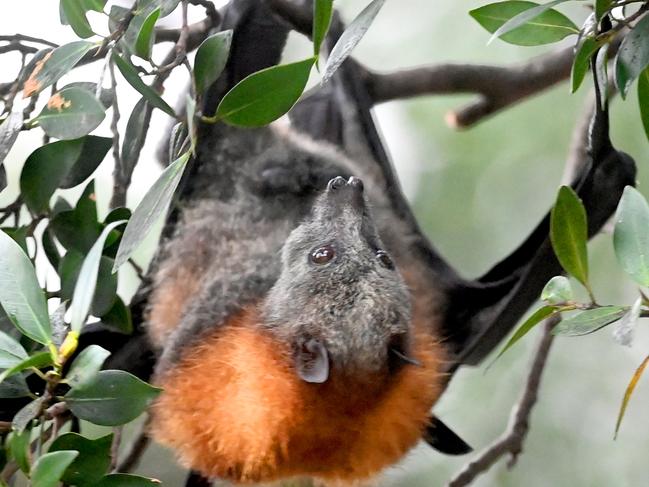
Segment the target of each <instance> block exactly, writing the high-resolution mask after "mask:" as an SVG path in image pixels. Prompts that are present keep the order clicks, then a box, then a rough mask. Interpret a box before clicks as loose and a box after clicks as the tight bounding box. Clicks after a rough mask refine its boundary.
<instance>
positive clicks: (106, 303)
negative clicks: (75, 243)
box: [58, 249, 117, 316]
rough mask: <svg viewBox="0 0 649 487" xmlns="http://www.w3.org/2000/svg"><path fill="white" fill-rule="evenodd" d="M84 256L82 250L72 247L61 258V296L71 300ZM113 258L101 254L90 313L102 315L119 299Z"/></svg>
mask: <svg viewBox="0 0 649 487" xmlns="http://www.w3.org/2000/svg"><path fill="white" fill-rule="evenodd" d="M83 261H84V256H83V254H82V253H81V252H79V251H77V250H75V249H70V250H69V251H68V252H67V253H66V254H65V257H63V259H62V260H61V265H60V266H59V269H58V271H59V276H60V277H61V298H62V299H66V300H71V299H72V296H73V294H74V290H75V287H76V285H77V282H78V280H79V275H80V273H81V267H82V265H83ZM113 264H114V261H113V259H111V258H109V257H106V256H105V255H102V256H101V259H100V261H99V273H98V278H97V286H96V288H95V292H94V296H93V298H92V303H91V307H90V313H91V314H92V315H94V316H101V315H103V314H104V313H106V312H108V310H110V309H111V307H112V306H113V304H114V303H115V299H117V295H116V292H117V276H116V275H115V274H113Z"/></svg>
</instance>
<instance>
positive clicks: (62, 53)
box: [23, 41, 97, 97]
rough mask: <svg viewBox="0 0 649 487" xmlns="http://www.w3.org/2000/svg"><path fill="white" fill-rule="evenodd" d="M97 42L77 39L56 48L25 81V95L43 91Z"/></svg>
mask: <svg viewBox="0 0 649 487" xmlns="http://www.w3.org/2000/svg"><path fill="white" fill-rule="evenodd" d="M95 47H97V45H96V44H93V43H92V42H87V41H75V42H70V43H69V44H64V45H62V46H61V47H57V48H56V49H54V50H53V51H52V52H51V54H49V55H46V57H45V58H44V59H43V60H41V62H40V63H37V64H36V67H35V69H34V70H33V71H32V74H31V75H30V76H29V78H28V79H27V81H26V82H25V87H24V89H23V95H24V96H26V97H27V96H32V95H34V94H36V93H39V92H41V91H42V90H44V89H45V88H47V87H48V86H50V85H51V84H52V83H55V82H56V81H57V80H58V79H59V78H60V77H61V76H63V75H64V74H67V73H69V72H70V70H71V69H72V68H73V67H74V66H75V65H76V64H77V63H78V62H79V61H80V60H81V58H82V57H83V56H84V55H85V54H86V53H87V52H88V51H90V50H91V49H93V48H95Z"/></svg>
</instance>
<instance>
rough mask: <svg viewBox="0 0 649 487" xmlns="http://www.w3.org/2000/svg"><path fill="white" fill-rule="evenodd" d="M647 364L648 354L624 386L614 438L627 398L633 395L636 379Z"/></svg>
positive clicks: (638, 378) (637, 379) (627, 401)
mask: <svg viewBox="0 0 649 487" xmlns="http://www.w3.org/2000/svg"><path fill="white" fill-rule="evenodd" d="M647 364H649V356H647V357H645V359H644V360H643V361H642V363H641V364H640V366H639V367H638V368H637V369H636V371H635V372H634V373H633V377H631V380H630V381H629V385H628V386H627V387H626V391H624V399H622V405H621V406H620V412H619V413H618V415H617V421H616V423H615V437H616V438H617V433H618V431H620V425H621V424H622V419H623V418H624V413H625V412H626V407H627V406H628V404H629V400H630V399H631V396H632V395H633V391H635V387H636V386H637V385H638V381H639V380H640V377H641V376H642V373H643V372H644V369H646V368H647Z"/></svg>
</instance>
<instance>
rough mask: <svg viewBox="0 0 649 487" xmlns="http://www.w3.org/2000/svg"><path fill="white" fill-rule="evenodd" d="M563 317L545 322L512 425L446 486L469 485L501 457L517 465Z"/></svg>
mask: <svg viewBox="0 0 649 487" xmlns="http://www.w3.org/2000/svg"><path fill="white" fill-rule="evenodd" d="M559 321H560V318H557V317H553V318H550V319H549V320H547V321H546V324H545V327H544V330H543V335H542V336H541V340H540V342H539V345H538V347H537V349H536V353H535V355H534V360H533V361H532V365H531V366H530V370H529V373H528V375H527V381H526V383H525V390H524V392H523V395H522V396H521V398H520V400H519V401H518V403H517V405H516V406H515V407H514V408H513V409H512V415H511V419H510V426H509V427H508V428H507V431H505V433H504V434H503V435H502V436H501V437H500V438H499V439H497V440H496V441H495V442H494V443H493V444H492V445H491V446H489V447H487V448H486V449H485V450H484V451H483V452H482V453H480V455H478V457H477V458H475V459H474V460H472V461H471V462H469V463H467V464H466V465H465V466H464V468H463V469H462V470H461V471H460V472H459V473H458V474H457V475H456V476H455V477H454V478H453V479H451V481H450V482H449V483H448V484H447V487H463V486H466V485H469V484H470V483H471V482H473V480H475V478H476V477H477V476H478V475H480V474H482V473H484V472H486V471H487V470H488V469H489V468H490V467H491V466H493V465H494V464H495V463H496V462H497V461H498V460H500V458H502V457H503V456H505V455H510V459H509V462H508V463H507V466H508V467H509V468H511V467H513V466H514V465H515V464H516V460H517V459H518V456H519V455H520V454H521V452H522V451H523V443H524V442H525V438H526V436H527V432H528V431H529V428H530V415H531V414H532V409H533V408H534V405H535V404H536V401H537V399H538V393H539V387H540V385H541V376H542V375H543V370H544V369H545V365H546V363H547V358H548V354H549V353H550V348H551V346H552V342H553V340H554V336H553V335H552V328H554V327H555V326H556V325H557V323H559Z"/></svg>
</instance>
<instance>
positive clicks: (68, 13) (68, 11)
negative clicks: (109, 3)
mask: <svg viewBox="0 0 649 487" xmlns="http://www.w3.org/2000/svg"><path fill="white" fill-rule="evenodd" d="M105 3H106V2H100V1H97V0H95V1H94V2H89V1H88V0H61V9H62V11H63V14H64V16H65V20H66V23H68V24H69V25H70V27H72V30H74V33H75V34H77V35H78V36H79V37H81V38H83V39H86V38H88V37H92V36H93V35H95V33H94V32H93V31H92V27H91V26H90V23H89V22H88V19H87V18H86V12H87V11H88V10H96V11H97V12H101V11H102V10H103V6H104V5H103V4H105Z"/></svg>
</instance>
